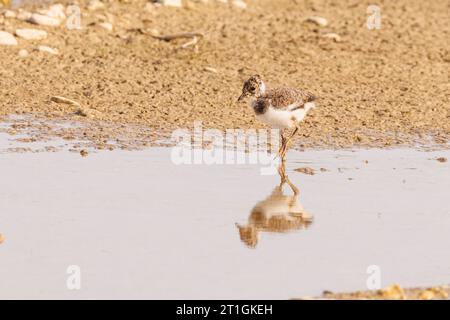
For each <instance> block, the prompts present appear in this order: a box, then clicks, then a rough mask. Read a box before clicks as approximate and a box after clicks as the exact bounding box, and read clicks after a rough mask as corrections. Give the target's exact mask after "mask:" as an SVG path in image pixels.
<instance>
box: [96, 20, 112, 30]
mask: <svg viewBox="0 0 450 320" xmlns="http://www.w3.org/2000/svg"><path fill="white" fill-rule="evenodd" d="M98 25H99V26H100V27H102V28H103V29H106V30H108V31H112V29H113V25H112V24H111V23H109V22H100V23H99V24H98Z"/></svg>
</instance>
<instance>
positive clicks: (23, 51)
mask: <svg viewBox="0 0 450 320" xmlns="http://www.w3.org/2000/svg"><path fill="white" fill-rule="evenodd" d="M18 55H19V57H22V58H25V57H27V56H28V51H27V50H25V49H20V50H19V53H18Z"/></svg>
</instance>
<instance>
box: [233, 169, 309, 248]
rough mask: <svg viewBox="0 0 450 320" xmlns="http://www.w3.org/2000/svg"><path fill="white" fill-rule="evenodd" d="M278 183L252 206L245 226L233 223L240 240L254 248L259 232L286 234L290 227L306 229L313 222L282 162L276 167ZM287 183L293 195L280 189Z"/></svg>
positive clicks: (292, 228)
mask: <svg viewBox="0 0 450 320" xmlns="http://www.w3.org/2000/svg"><path fill="white" fill-rule="evenodd" d="M278 173H279V175H280V179H281V181H280V184H279V185H277V186H276V187H275V188H274V189H273V191H272V193H271V194H270V195H269V196H268V197H267V198H266V199H264V200H262V201H260V202H258V203H257V204H256V205H255V207H254V208H253V209H252V211H251V213H250V216H249V217H248V223H247V224H246V225H239V224H236V226H237V227H238V229H239V235H240V237H241V241H242V242H244V243H245V244H246V245H247V246H249V247H251V248H255V247H256V245H257V244H258V239H259V236H260V233H261V232H278V233H285V232H289V231H293V230H299V229H306V228H307V227H308V226H309V225H310V224H311V223H312V216H311V215H309V214H308V213H307V212H306V211H305V210H304V209H303V206H302V205H301V203H300V201H299V190H298V189H297V187H296V186H295V185H294V184H292V182H291V181H290V180H289V178H288V176H287V175H286V171H285V167H284V163H283V164H282V165H281V166H280V167H279V168H278ZM286 184H287V185H288V186H289V187H290V189H291V190H292V192H293V194H292V195H288V193H290V192H288V193H285V192H283V186H285V185H286Z"/></svg>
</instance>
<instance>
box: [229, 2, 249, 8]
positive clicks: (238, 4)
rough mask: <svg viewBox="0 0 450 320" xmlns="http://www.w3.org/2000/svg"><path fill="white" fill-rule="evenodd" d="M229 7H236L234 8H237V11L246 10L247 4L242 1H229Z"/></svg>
mask: <svg viewBox="0 0 450 320" xmlns="http://www.w3.org/2000/svg"><path fill="white" fill-rule="evenodd" d="M231 5H232V6H234V7H236V8H239V9H246V8H247V4H246V3H245V2H244V1H242V0H232V1H231Z"/></svg>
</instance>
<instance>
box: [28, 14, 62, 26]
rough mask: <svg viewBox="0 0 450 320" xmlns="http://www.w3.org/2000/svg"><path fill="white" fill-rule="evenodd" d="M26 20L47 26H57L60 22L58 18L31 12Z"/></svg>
mask: <svg viewBox="0 0 450 320" xmlns="http://www.w3.org/2000/svg"><path fill="white" fill-rule="evenodd" d="M28 22H30V23H34V24H38V25H42V26H49V27H57V26H59V25H60V24H61V20H60V19H58V18H53V17H49V16H46V15H43V14H40V13H33V14H31V17H30V18H29V19H28Z"/></svg>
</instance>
